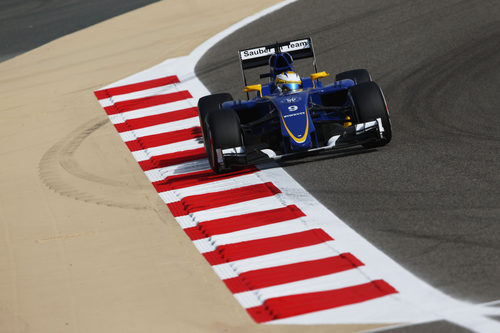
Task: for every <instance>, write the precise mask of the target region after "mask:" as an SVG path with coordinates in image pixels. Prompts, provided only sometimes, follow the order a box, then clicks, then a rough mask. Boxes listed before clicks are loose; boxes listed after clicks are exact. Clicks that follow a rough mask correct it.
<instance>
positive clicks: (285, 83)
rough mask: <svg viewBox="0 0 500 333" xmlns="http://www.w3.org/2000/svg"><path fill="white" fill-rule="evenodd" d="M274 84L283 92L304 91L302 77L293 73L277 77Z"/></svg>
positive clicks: (289, 72)
mask: <svg viewBox="0 0 500 333" xmlns="http://www.w3.org/2000/svg"><path fill="white" fill-rule="evenodd" d="M274 84H275V85H276V87H277V88H278V89H279V90H280V91H282V92H294V91H297V90H299V89H302V80H301V79H300V76H299V75H298V74H297V73H295V72H292V71H288V72H283V73H280V74H278V75H276V79H275V81H274Z"/></svg>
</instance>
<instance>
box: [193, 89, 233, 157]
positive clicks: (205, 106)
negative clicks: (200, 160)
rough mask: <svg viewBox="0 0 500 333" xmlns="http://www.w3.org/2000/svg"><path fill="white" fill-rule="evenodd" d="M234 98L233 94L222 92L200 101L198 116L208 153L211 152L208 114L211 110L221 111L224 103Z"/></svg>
mask: <svg viewBox="0 0 500 333" xmlns="http://www.w3.org/2000/svg"><path fill="white" fill-rule="evenodd" d="M232 100H233V97H232V96H231V94H228V93H221V94H213V95H208V96H204V97H202V98H200V100H199V101H198V117H199V119H200V126H201V132H202V134H203V141H204V144H205V151H206V152H207V154H208V153H209V151H208V145H207V142H208V140H207V139H208V137H207V130H206V128H205V121H206V117H207V114H209V113H210V112H215V111H219V110H220V107H221V104H222V103H224V102H228V101H232Z"/></svg>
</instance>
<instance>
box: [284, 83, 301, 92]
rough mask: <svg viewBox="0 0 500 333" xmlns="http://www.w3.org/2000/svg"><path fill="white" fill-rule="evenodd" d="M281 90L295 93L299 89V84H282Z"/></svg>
mask: <svg viewBox="0 0 500 333" xmlns="http://www.w3.org/2000/svg"><path fill="white" fill-rule="evenodd" d="M281 89H282V90H283V91H295V90H299V89H300V84H299V83H284V84H283V85H282V86H281Z"/></svg>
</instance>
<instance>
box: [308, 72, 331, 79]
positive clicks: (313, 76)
mask: <svg viewBox="0 0 500 333" xmlns="http://www.w3.org/2000/svg"><path fill="white" fill-rule="evenodd" d="M328 76H330V74H328V73H327V72H325V71H323V72H319V73H313V74H311V80H313V81H314V80H318V79H322V78H325V77H328Z"/></svg>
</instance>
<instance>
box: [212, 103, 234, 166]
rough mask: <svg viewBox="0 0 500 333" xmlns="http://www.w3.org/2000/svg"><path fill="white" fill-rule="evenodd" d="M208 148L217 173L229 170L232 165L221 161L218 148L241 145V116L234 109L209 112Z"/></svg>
mask: <svg viewBox="0 0 500 333" xmlns="http://www.w3.org/2000/svg"><path fill="white" fill-rule="evenodd" d="M205 127H206V132H207V135H206V139H207V140H206V146H207V147H206V149H207V154H208V161H209V162H210V167H211V168H212V170H213V171H214V172H215V173H221V172H224V171H229V170H230V169H231V165H226V164H225V162H224V161H222V162H221V161H219V159H218V154H217V153H218V150H222V149H226V148H234V147H241V146H242V140H241V127H240V118H239V117H238V115H237V114H236V112H235V111H234V110H232V109H221V110H214V111H211V112H209V113H208V114H207V115H206V119H205Z"/></svg>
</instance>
